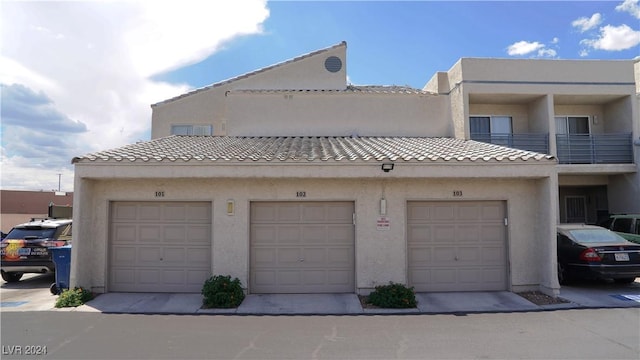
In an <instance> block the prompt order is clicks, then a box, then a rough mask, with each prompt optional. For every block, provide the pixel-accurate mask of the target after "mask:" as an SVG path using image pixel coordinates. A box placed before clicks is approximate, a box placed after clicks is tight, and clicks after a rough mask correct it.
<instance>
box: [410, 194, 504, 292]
mask: <svg viewBox="0 0 640 360" xmlns="http://www.w3.org/2000/svg"><path fill="white" fill-rule="evenodd" d="M407 216H408V219H407V224H408V229H407V236H408V255H409V283H410V284H411V286H414V287H415V290H416V291H425V292H428V291H494V290H506V288H507V281H506V278H507V266H506V264H507V255H506V254H507V251H506V245H505V244H506V229H505V225H504V219H505V204H504V202H502V201H463V202H444V201H443V202H409V203H408V205H407Z"/></svg>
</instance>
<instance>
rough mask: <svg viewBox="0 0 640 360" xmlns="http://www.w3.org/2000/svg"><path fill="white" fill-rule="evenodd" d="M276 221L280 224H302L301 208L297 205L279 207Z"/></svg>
mask: <svg viewBox="0 0 640 360" xmlns="http://www.w3.org/2000/svg"><path fill="white" fill-rule="evenodd" d="M276 213H277V214H278V216H277V217H276V220H277V221H279V222H295V223H298V222H300V216H301V215H300V208H299V205H296V204H285V205H282V206H278V207H277V211H276Z"/></svg>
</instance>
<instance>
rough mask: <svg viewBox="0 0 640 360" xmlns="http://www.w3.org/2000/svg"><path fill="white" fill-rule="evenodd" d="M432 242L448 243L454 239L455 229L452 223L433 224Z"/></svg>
mask: <svg viewBox="0 0 640 360" xmlns="http://www.w3.org/2000/svg"><path fill="white" fill-rule="evenodd" d="M432 231H433V235H432V237H431V238H432V239H433V242H434V243H449V242H451V241H452V240H453V241H455V240H456V237H455V233H456V229H455V227H454V226H453V225H434V226H433V227H432Z"/></svg>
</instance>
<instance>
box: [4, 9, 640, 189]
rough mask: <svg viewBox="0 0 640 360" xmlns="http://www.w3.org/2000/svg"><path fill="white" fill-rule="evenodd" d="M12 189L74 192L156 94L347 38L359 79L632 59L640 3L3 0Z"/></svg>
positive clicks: (382, 80) (142, 126)
mask: <svg viewBox="0 0 640 360" xmlns="http://www.w3.org/2000/svg"><path fill="white" fill-rule="evenodd" d="M0 16H1V18H0V20H1V25H0V26H1V30H2V34H1V36H2V50H1V53H0V84H1V85H2V87H1V90H2V106H1V110H2V113H1V116H2V118H1V131H2V133H1V136H2V149H1V153H0V155H1V158H2V182H1V184H0V187H1V188H3V189H24V190H52V189H56V190H57V187H58V174H62V185H61V190H63V191H71V190H73V166H72V165H71V159H72V158H73V157H74V156H78V155H83V154H86V153H90V152H95V151H100V150H105V149H110V148H114V147H119V146H122V145H125V144H129V143H133V142H136V141H139V140H148V139H149V137H150V126H151V108H150V104H153V103H156V102H160V101H162V100H165V99H167V98H171V97H173V96H177V95H179V94H182V93H185V92H188V91H190V90H193V89H194V88H199V87H203V86H207V85H210V84H212V83H216V82H219V81H222V80H225V79H228V78H232V77H235V76H238V75H241V74H243V73H247V72H250V71H253V70H256V69H260V68H263V67H266V66H269V65H272V64H275V63H279V62H282V61H286V60H288V59H291V58H293V57H296V56H299V55H303V54H306V53H309V52H312V51H315V50H318V49H322V48H326V47H329V46H332V45H335V44H338V43H340V42H341V41H346V42H347V75H348V79H349V81H350V82H351V83H353V84H357V85H366V84H376V85H409V86H413V87H416V88H422V87H423V86H424V85H425V84H426V83H427V81H428V80H429V79H430V78H431V76H432V75H433V74H434V73H435V72H437V71H445V70H448V69H449V68H450V67H451V66H452V65H453V64H454V63H455V62H456V61H457V60H458V59H459V58H461V57H496V58H548V59H634V58H636V57H638V56H640V7H639V4H638V0H619V1H547V2H541V1H530V2H523V1H494V2H487V1H467V2H460V1H408V2H400V1H393V2H384V1H350V2H344V1H317V2H312V1H264V0H224V1H200V0H181V1H177V0H176V1H142V0H141V1H117V2H107V1H104V2H101V1H65V2H61V1H3V2H2V3H1V4H0Z"/></svg>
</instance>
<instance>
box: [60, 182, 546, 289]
mask: <svg viewBox="0 0 640 360" xmlns="http://www.w3.org/2000/svg"><path fill="white" fill-rule="evenodd" d="M78 183H80V185H81V186H80V187H81V188H82V193H83V194H86V196H82V197H77V198H76V199H77V202H76V206H77V207H80V208H81V209H83V210H82V211H79V212H77V213H76V214H81V215H77V221H79V222H80V224H81V229H79V230H78V232H74V250H75V249H77V251H75V252H74V255H73V264H72V272H73V274H74V275H73V276H72V280H71V281H72V284H76V285H82V286H86V287H91V288H92V289H93V290H94V291H97V292H102V291H105V290H106V291H108V289H106V288H105V286H106V284H107V279H106V277H105V274H106V273H107V267H108V264H107V254H108V251H107V242H108V241H107V240H108V221H109V215H108V214H109V203H110V202H111V201H120V200H127V201H154V200H156V198H155V197H154V193H155V190H156V189H162V190H163V191H164V193H165V197H164V198H162V201H188V200H191V201H211V202H212V203H213V214H212V221H213V229H214V230H213V232H212V233H213V234H212V236H213V239H212V243H213V246H212V248H213V250H212V251H213V254H212V256H213V262H212V267H213V269H212V272H213V273H217V274H230V275H232V276H237V277H239V278H240V279H241V280H242V282H243V284H245V285H246V284H247V279H248V278H249V276H248V275H249V268H248V266H249V265H248V264H249V260H248V256H249V227H248V222H249V206H250V203H251V201H263V200H270V201H273V200H276V201H288V200H294V201H299V200H300V198H296V192H297V191H304V192H305V193H306V198H305V199H304V200H305V201H318V200H342V201H354V202H355V205H356V219H357V221H356V226H355V232H356V274H357V275H356V276H357V278H356V286H357V288H358V291H360V292H362V293H366V292H368V291H370V290H371V289H372V288H373V287H374V286H376V285H380V284H386V283H388V282H389V281H394V282H402V283H406V281H407V254H406V234H405V232H406V222H405V207H406V202H407V201H411V200H456V201H460V200H506V201H507V214H508V217H509V225H508V227H507V232H508V239H509V240H508V241H509V244H508V251H509V257H510V264H511V269H510V274H509V275H510V279H511V281H510V282H511V283H510V288H511V289H514V290H523V289H537V288H538V286H539V285H540V283H541V280H540V279H541V274H543V273H544V272H545V270H544V269H545V267H547V266H550V265H549V262H550V261H552V260H544V259H542V258H543V257H544V255H545V251H547V250H545V248H544V247H545V245H544V244H545V243H549V242H550V239H548V233H549V231H550V230H549V229H550V227H549V226H551V225H549V226H546V225H544V224H542V225H541V224H540V223H538V221H537V220H538V219H539V218H540V214H541V213H543V214H548V211H546V210H542V209H548V208H549V206H551V205H550V204H551V203H552V201H551V199H550V197H549V196H550V194H548V193H546V190H545V187H544V186H543V185H542V183H541V181H540V180H536V179H530V180H523V179H513V180H507V179H504V180H501V179H467V180H462V179H428V178H424V179H351V180H347V179H344V180H338V179H312V178H311V179H281V180H274V179H226V180H225V179H160V178H159V179H149V180H102V181H94V180H82V181H79V182H77V184H76V185H78ZM453 190H459V191H462V193H463V194H464V197H462V198H459V197H455V198H454V197H453V195H452V194H453ZM89 194H91V195H89ZM383 194H384V197H385V198H386V199H387V214H388V216H389V218H390V220H391V228H390V230H389V231H378V230H377V228H376V219H377V217H378V215H379V201H380V198H381V197H382V196H383ZM227 199H233V200H234V201H235V205H236V208H235V215H234V216H228V215H227V214H226V200H227ZM554 201H555V200H554ZM80 203H81V204H80ZM532 204H533V205H532ZM536 204H537V205H536ZM74 220H76V219H74ZM545 286H546V287H548V288H553V286H554V285H553V284H551V283H550V284H546V285H545Z"/></svg>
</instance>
